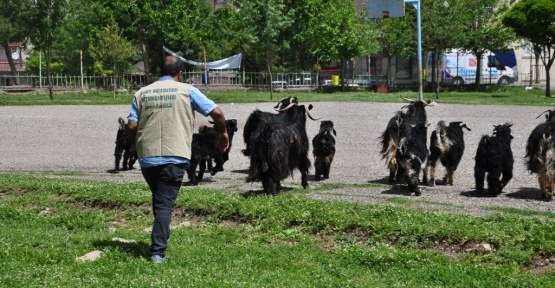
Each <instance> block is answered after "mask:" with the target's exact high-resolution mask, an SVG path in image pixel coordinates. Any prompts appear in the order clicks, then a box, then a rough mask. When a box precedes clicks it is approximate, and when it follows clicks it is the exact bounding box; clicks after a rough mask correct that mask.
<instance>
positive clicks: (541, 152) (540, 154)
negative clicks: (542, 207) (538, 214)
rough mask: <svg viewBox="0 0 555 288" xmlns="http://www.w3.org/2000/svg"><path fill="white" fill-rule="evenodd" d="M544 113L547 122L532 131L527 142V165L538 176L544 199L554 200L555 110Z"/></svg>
mask: <svg viewBox="0 0 555 288" xmlns="http://www.w3.org/2000/svg"><path fill="white" fill-rule="evenodd" d="M546 112H549V113H546ZM544 113H546V114H545V118H546V119H545V122H543V123H540V124H538V125H537V126H536V127H535V128H534V130H532V132H531V133H530V136H529V137H528V141H527V142H526V155H525V164H526V168H527V169H528V171H529V172H530V173H536V174H538V182H539V185H540V190H541V195H542V198H545V199H548V200H552V199H553V193H554V189H555V187H554V186H555V183H554V182H555V167H554V161H555V159H554V158H555V143H554V141H555V110H553V111H552V110H547V111H545V112H543V113H542V114H544ZM540 116H541V114H540ZM540 116H538V118H539V117H540Z"/></svg>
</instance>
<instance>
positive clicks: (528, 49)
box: [522, 40, 534, 56]
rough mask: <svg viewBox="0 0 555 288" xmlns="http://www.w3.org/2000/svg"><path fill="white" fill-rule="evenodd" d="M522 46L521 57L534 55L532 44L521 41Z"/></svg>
mask: <svg viewBox="0 0 555 288" xmlns="http://www.w3.org/2000/svg"><path fill="white" fill-rule="evenodd" d="M522 44H523V46H524V49H523V50H522V55H523V56H532V55H534V50H533V49H532V43H530V41H528V40H523V41H522Z"/></svg>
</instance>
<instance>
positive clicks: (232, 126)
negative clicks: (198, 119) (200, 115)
mask: <svg viewBox="0 0 555 288" xmlns="http://www.w3.org/2000/svg"><path fill="white" fill-rule="evenodd" d="M208 122H210V124H214V122H212V121H208ZM225 126H226V130H227V135H228V137H229V147H228V148H227V150H226V151H224V152H223V153H222V159H223V163H225V162H227V160H229V151H230V150H231V145H232V143H233V136H234V135H235V132H237V120H236V119H228V120H225ZM216 129H217V126H216V125H215V124H214V126H213V127H208V126H206V125H203V126H201V127H199V131H198V132H199V133H201V134H202V133H217V130H216ZM202 161H203V162H204V163H200V165H199V168H200V169H202V168H203V167H205V169H206V168H208V170H209V171H212V173H213V174H212V176H214V175H215V174H216V172H217V171H213V167H212V159H211V158H203V160H202ZM201 172H202V174H201V173H200V172H199V177H198V178H199V181H200V180H202V176H200V175H203V174H204V170H201Z"/></svg>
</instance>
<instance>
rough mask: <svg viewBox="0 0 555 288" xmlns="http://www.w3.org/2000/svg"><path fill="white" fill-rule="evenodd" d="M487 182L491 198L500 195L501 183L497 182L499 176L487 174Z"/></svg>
mask: <svg viewBox="0 0 555 288" xmlns="http://www.w3.org/2000/svg"><path fill="white" fill-rule="evenodd" d="M487 181H488V189H489V193H490V194H491V196H497V195H499V194H501V189H503V187H502V183H501V182H500V181H499V174H497V173H491V172H490V173H488V177H487Z"/></svg>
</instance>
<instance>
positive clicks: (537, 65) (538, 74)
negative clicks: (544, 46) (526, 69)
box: [530, 53, 541, 86]
mask: <svg viewBox="0 0 555 288" xmlns="http://www.w3.org/2000/svg"><path fill="white" fill-rule="evenodd" d="M534 55H535V57H536V71H535V73H536V81H535V83H536V84H540V57H541V56H540V53H535V54H534ZM530 86H532V84H531V83H530Z"/></svg>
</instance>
